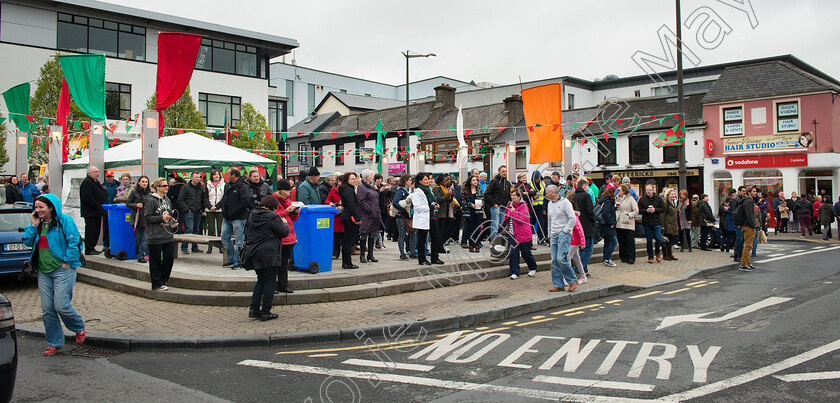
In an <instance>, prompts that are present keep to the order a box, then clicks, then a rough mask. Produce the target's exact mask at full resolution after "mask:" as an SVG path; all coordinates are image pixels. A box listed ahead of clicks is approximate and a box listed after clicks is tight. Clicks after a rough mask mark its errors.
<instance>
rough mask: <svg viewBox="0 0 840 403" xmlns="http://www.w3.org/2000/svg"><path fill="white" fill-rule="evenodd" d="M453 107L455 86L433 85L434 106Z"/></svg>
mask: <svg viewBox="0 0 840 403" xmlns="http://www.w3.org/2000/svg"><path fill="white" fill-rule="evenodd" d="M438 107H442V108H455V88H452V87H450V86H449V84H441V85H439V86H437V87H435V108H438Z"/></svg>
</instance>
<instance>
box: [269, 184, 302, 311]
mask: <svg viewBox="0 0 840 403" xmlns="http://www.w3.org/2000/svg"><path fill="white" fill-rule="evenodd" d="M291 190H292V185H291V184H290V183H289V181H287V180H285V179H280V181H279V182H277V191H276V192H274V194H273V195H272V196H274V198H275V199H277V201H278V202H280V204H279V205H278V206H277V210H274V212H275V213H277V214H278V215H279V216H280V217H283V218H285V219H286V223H288V224H289V235H287V236H286V237H285V238H283V252H282V253H283V255H282V257H281V261H282V263H283V265H282V266H281V267H280V270H278V272H277V290H276V291H275V292H274V293H275V294H279V293H280V292H285V293H293V292H294V291H292V289H291V288H289V270H293V269H294V268H293V267H291V265H290V261H291V257H292V248H293V247H294V246H295V244H296V243H297V235H295V223H294V222H295V221H297V219H298V213H299V212H300V207H295V206H293V205H292V200H291V199H289V192H290V191H291Z"/></svg>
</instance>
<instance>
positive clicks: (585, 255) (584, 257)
mask: <svg viewBox="0 0 840 403" xmlns="http://www.w3.org/2000/svg"><path fill="white" fill-rule="evenodd" d="M594 249H595V238H586V247H585V248H583V249H581V250H580V261H581V262H582V263H583V271H584V272H585V273H586V274H589V258H591V257H592V252H593V251H594Z"/></svg>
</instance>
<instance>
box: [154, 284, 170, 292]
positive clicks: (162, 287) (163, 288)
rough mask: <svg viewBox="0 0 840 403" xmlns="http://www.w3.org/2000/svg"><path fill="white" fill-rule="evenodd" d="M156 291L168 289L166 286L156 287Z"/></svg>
mask: <svg viewBox="0 0 840 403" xmlns="http://www.w3.org/2000/svg"><path fill="white" fill-rule="evenodd" d="M157 289H158V291H169V287H167V286H166V285H162V286H160V287H158V288H157Z"/></svg>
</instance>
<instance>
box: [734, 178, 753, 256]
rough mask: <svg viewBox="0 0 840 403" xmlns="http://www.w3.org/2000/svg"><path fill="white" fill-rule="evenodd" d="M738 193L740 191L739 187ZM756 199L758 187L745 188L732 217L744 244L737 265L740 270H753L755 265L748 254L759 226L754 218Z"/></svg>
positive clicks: (750, 251)
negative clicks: (745, 192) (744, 194)
mask: <svg viewBox="0 0 840 403" xmlns="http://www.w3.org/2000/svg"><path fill="white" fill-rule="evenodd" d="M738 190H739V193H740V189H738ZM756 199H758V189H756V188H755V187H754V186H750V187H749V188H748V189H747V196H745V197H742V198H741V200H740V201H739V202H738V211H736V212H735V214H734V215H733V217H732V219H733V220H734V221H735V227H736V228H740V229H741V232H742V233H743V234H744V246H743V250H742V252H741V266H739V267H738V269H739V270H741V271H753V270H755V267H753V265H752V264H751V262H750V254H751V253H752V249H753V240H754V239H755V230H756V228H758V227H760V226H759V222H758V220H756V219H755V216H756V213H757V212H758V207H756V205H755V200H756Z"/></svg>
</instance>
